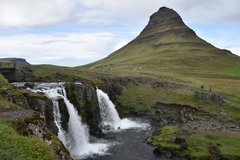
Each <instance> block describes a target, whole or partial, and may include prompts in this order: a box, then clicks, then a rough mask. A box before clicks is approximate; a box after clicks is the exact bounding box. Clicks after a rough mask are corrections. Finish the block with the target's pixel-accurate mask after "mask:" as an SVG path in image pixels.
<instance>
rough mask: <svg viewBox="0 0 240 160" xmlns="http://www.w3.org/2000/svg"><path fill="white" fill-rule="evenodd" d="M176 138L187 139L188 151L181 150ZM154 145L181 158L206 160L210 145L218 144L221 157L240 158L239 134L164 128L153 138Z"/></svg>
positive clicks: (233, 159)
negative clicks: (173, 152) (174, 152)
mask: <svg viewBox="0 0 240 160" xmlns="http://www.w3.org/2000/svg"><path fill="white" fill-rule="evenodd" d="M176 137H178V138H183V139H185V141H186V143H187V144H188V149H187V150H181V146H180V144H176V143H175V139H176ZM152 144H153V145H154V146H156V147H158V148H165V149H167V150H172V151H177V152H176V153H177V154H178V155H181V156H187V157H192V159H201V160H205V159H207V158H208V156H209V154H210V152H209V149H208V146H209V144H216V145H217V146H218V147H219V149H220V156H221V157H225V158H229V159H232V160H237V159H239V158H240V152H239V148H240V135H239V133H236V134H234V133H227V132H217V131H215V132H213V131H212V132H207V131H195V132H194V131H192V130H187V129H186V128H182V127H180V126H164V127H163V128H161V130H160V132H159V134H157V135H155V136H154V137H153V138H152Z"/></svg>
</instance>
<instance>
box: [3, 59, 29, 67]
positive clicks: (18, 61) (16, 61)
mask: <svg viewBox="0 0 240 160" xmlns="http://www.w3.org/2000/svg"><path fill="white" fill-rule="evenodd" d="M0 62H10V63H14V64H16V65H17V66H18V67H26V66H29V65H30V63H28V62H27V61H26V59H23V58H1V59H0Z"/></svg>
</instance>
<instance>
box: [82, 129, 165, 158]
mask: <svg viewBox="0 0 240 160" xmlns="http://www.w3.org/2000/svg"><path fill="white" fill-rule="evenodd" d="M151 134H152V128H151V127H150V126H149V127H148V128H146V129H145V130H143V129H128V130H124V131H121V132H116V133H114V132H109V133H107V134H106V137H110V138H111V137H115V138H112V139H110V140H108V141H109V142H111V143H115V145H113V146H112V147H111V148H110V149H109V150H108V151H107V152H106V153H105V155H101V156H98V155H94V156H93V157H91V158H86V159H84V160H164V159H163V158H160V157H157V156H155V155H154V154H153V147H151V146H150V145H148V144H146V143H145V142H144V140H145V139H146V138H148V137H149V136H151Z"/></svg>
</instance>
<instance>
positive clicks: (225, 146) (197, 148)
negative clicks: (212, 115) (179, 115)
mask: <svg viewBox="0 0 240 160" xmlns="http://www.w3.org/2000/svg"><path fill="white" fill-rule="evenodd" d="M187 142H188V144H189V146H190V150H191V156H193V157H199V158H200V159H204V158H206V157H207V156H208V150H207V146H208V144H209V143H215V144H217V145H218V146H219V149H220V151H221V155H222V156H223V157H228V158H229V159H232V160H233V159H236V160H237V159H240V152H239V148H240V135H239V134H238V135H234V134H231V133H224V132H223V133H221V132H217V133H214V132H209V133H207V132H200V133H196V134H193V135H191V136H189V137H188V138H187Z"/></svg>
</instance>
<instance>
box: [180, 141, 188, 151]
mask: <svg viewBox="0 0 240 160" xmlns="http://www.w3.org/2000/svg"><path fill="white" fill-rule="evenodd" d="M181 148H182V149H183V150H187V149H188V144H187V143H186V142H184V143H182V144H181Z"/></svg>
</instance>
